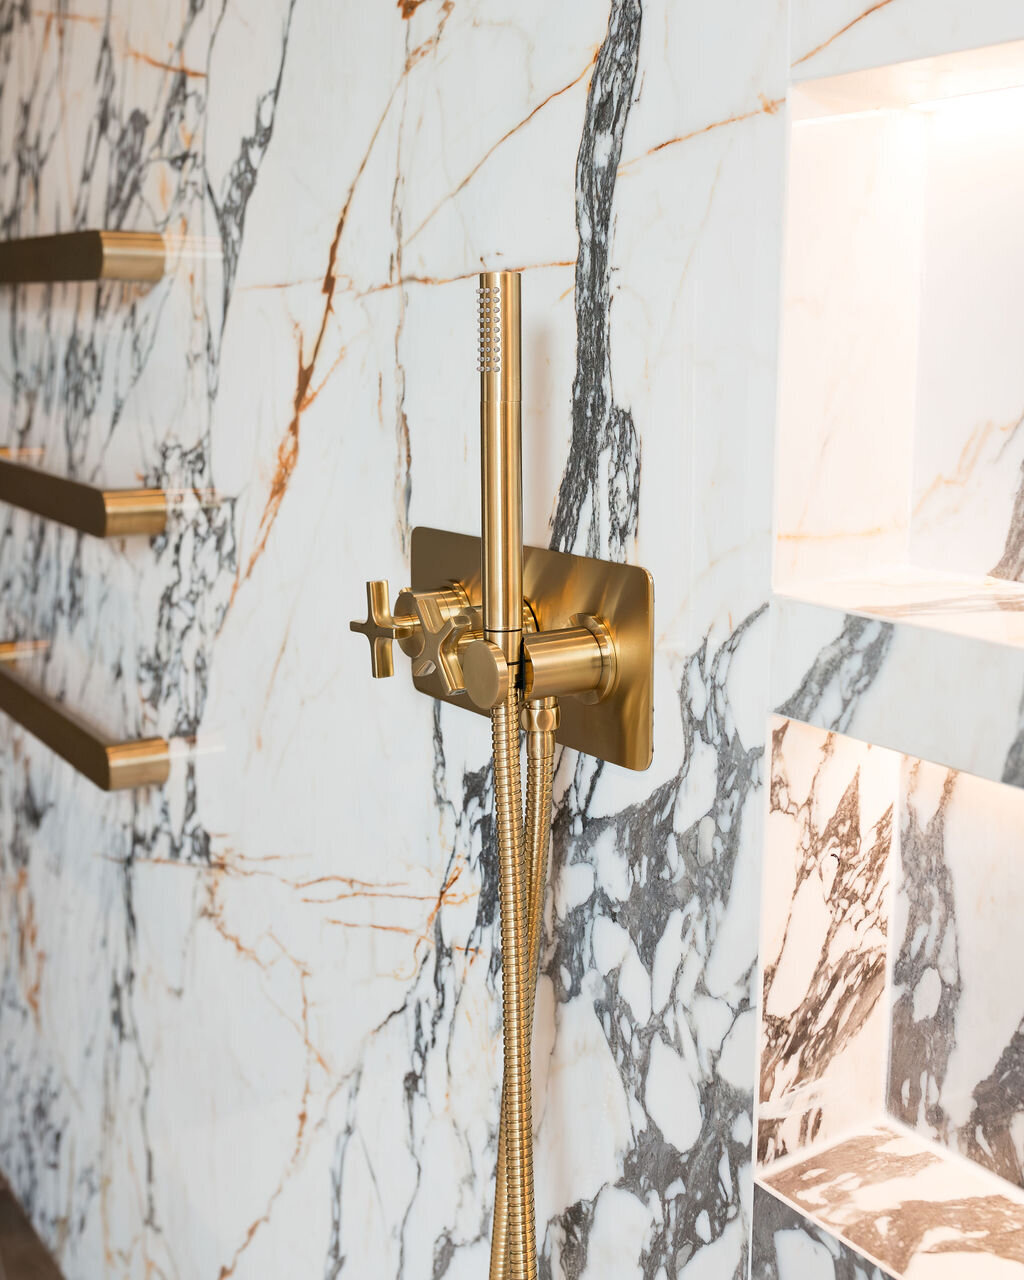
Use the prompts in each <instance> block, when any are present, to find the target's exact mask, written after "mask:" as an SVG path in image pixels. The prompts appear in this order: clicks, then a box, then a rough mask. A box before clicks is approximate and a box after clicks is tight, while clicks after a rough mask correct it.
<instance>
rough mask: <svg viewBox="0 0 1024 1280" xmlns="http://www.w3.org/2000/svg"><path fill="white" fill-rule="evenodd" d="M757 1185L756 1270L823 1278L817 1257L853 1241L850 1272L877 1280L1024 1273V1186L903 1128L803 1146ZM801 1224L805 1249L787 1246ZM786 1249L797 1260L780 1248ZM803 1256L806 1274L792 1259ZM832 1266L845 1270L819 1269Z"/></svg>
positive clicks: (986, 1279)
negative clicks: (788, 1259)
mask: <svg viewBox="0 0 1024 1280" xmlns="http://www.w3.org/2000/svg"><path fill="white" fill-rule="evenodd" d="M757 1186H758V1201H759V1203H758V1205H757V1210H756V1213H757V1215H758V1216H759V1217H760V1219H761V1227H760V1230H755V1244H754V1267H753V1272H752V1274H753V1276H754V1277H755V1278H756V1277H759V1276H761V1275H764V1276H768V1275H776V1276H778V1277H779V1280H790V1277H791V1276H792V1277H793V1280H795V1277H796V1276H797V1275H798V1274H799V1277H800V1280H817V1275H818V1272H817V1271H816V1270H815V1268H814V1266H813V1265H812V1261H813V1259H814V1257H815V1256H816V1255H817V1256H819V1257H820V1259H821V1261H822V1262H824V1261H826V1259H827V1256H828V1255H832V1256H833V1257H835V1256H839V1255H840V1254H846V1249H849V1250H851V1251H852V1252H853V1254H854V1255H855V1257H853V1258H851V1257H850V1256H849V1255H847V1256H846V1257H845V1262H846V1264H847V1267H846V1269H845V1270H843V1272H842V1274H843V1275H847V1274H850V1275H854V1274H856V1275H858V1276H864V1277H870V1278H871V1280H953V1277H956V1278H957V1280H962V1278H963V1277H967V1276H970V1277H971V1280H1012V1277H1014V1276H1020V1277H1022V1278H1024V1193H1022V1192H1021V1191H1020V1190H1018V1189H1017V1188H1015V1187H1012V1186H1011V1185H1010V1184H1009V1183H1007V1182H1004V1181H1003V1180H1002V1179H1001V1178H997V1177H995V1176H994V1175H992V1174H989V1173H986V1172H984V1171H983V1170H980V1169H978V1168H977V1166H975V1165H972V1164H971V1163H970V1162H969V1161H967V1160H964V1159H962V1158H961V1157H959V1156H956V1155H952V1154H950V1153H948V1152H945V1151H942V1150H941V1149H939V1148H936V1147H934V1146H931V1145H930V1144H929V1143H927V1142H924V1141H922V1140H921V1139H920V1138H918V1137H917V1136H916V1135H914V1134H912V1133H909V1132H907V1131H904V1130H902V1129H901V1128H900V1127H898V1126H895V1125H884V1124H883V1125H878V1126H877V1127H870V1128H865V1129H863V1130H859V1131H856V1132H853V1133H850V1134H848V1135H846V1136H844V1137H843V1138H841V1139H840V1140H838V1141H835V1142H832V1143H829V1144H828V1145H825V1146H823V1147H820V1148H818V1149H817V1150H813V1151H811V1152H807V1151H802V1152H800V1153H799V1154H798V1155H797V1156H795V1157H792V1158H790V1159H787V1160H784V1161H779V1162H778V1163H776V1164H774V1165H772V1166H770V1168H769V1169H762V1170H761V1171H760V1173H759V1174H758V1177H757ZM765 1192H768V1193H770V1194H771V1196H773V1197H775V1198H776V1199H777V1200H778V1201H779V1202H781V1206H782V1207H781V1208H779V1207H777V1206H774V1205H772V1203H771V1202H770V1201H767V1200H766V1198H765V1194H764V1193H765ZM787 1209H788V1210H790V1211H791V1212H790V1213H787V1212H786V1210H787ZM801 1230H802V1231H803V1233H804V1234H805V1235H806V1236H807V1239H806V1241H805V1242H804V1243H803V1246H802V1247H800V1245H799V1244H798V1245H797V1247H796V1248H794V1247H793V1244H792V1242H789V1243H788V1244H787V1245H786V1246H785V1247H784V1248H782V1249H780V1240H779V1236H780V1234H782V1235H786V1234H789V1235H794V1234H797V1233H799V1232H801ZM822 1233H826V1237H831V1238H832V1240H833V1241H835V1242H838V1247H833V1246H832V1245H831V1244H830V1242H829V1241H828V1239H827V1238H825V1239H823V1236H822ZM786 1252H788V1253H789V1255H791V1258H792V1262H791V1264H790V1266H789V1267H787V1265H786V1259H785V1257H780V1256H779V1255H780V1254H782V1253H786ZM798 1258H799V1260H800V1267H799V1272H798V1271H797V1270H796V1269H795V1268H794V1266H793V1265H792V1264H793V1263H795V1262H796V1260H797V1259H798ZM858 1260H860V1261H861V1262H862V1265H859V1266H858V1265H857V1262H858ZM826 1273H827V1274H828V1275H829V1276H830V1277H831V1276H833V1275H835V1274H837V1272H836V1271H835V1270H833V1269H831V1267H829V1268H828V1269H827V1272H826V1270H825V1269H821V1270H820V1274H821V1275H822V1276H824V1275H825V1274H826Z"/></svg>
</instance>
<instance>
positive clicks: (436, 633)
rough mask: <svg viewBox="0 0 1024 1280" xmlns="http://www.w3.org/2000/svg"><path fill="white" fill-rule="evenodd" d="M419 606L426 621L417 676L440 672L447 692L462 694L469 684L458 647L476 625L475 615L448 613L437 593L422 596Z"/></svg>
mask: <svg viewBox="0 0 1024 1280" xmlns="http://www.w3.org/2000/svg"><path fill="white" fill-rule="evenodd" d="M416 608H417V611H418V613H419V615H420V622H421V624H422V632H421V634H422V636H423V648H422V649H421V650H420V652H419V653H418V654H417V655H416V657H415V658H413V660H412V673H413V675H414V676H430V675H433V674H434V673H435V672H436V673H437V676H438V679H439V680H440V681H441V685H442V687H443V689H444V691H445V693H447V694H452V693H461V692H462V691H463V689H465V687H466V686H465V682H464V681H463V678H462V668H461V666H460V664H459V657H458V652H457V649H458V643H459V639H460V637H461V636H463V635H464V634H465V633H466V632H467V631H468V630H469V629H470V628H471V627H472V625H473V619H472V617H471V616H470V614H469V613H468V612H467V613H463V612H461V611H460V612H458V613H452V614H446V611H445V610H444V609H442V608H441V606H440V604H439V603H438V599H437V593H433V592H431V593H425V594H421V595H418V596H417V598H416Z"/></svg>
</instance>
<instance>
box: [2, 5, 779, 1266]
mask: <svg viewBox="0 0 1024 1280" xmlns="http://www.w3.org/2000/svg"><path fill="white" fill-rule="evenodd" d="M0 16H2V22H0V59H2V65H3V68H4V70H3V77H2V86H3V87H2V90H0V139H2V146H0V210H2V217H3V231H4V234H5V235H6V236H16V235H28V234H32V233H34V232H49V231H54V230H58V229H69V228H72V227H76V226H86V225H107V226H117V227H126V228H139V229H152V228H159V229H164V230H166V231H168V232H170V233H174V234H175V235H179V234H180V235H183V236H187V237H189V238H190V239H189V241H188V242H183V244H182V247H181V250H180V252H178V253H177V254H176V256H175V261H174V263H173V269H172V270H171V272H170V273H169V275H168V277H167V278H166V279H165V280H164V281H163V282H162V283H160V284H159V285H157V286H155V287H153V288H152V289H149V290H141V289H134V288H125V287H122V286H117V285H109V284H105V285H100V286H96V285H82V286H57V287H54V288H42V287H30V288H21V289H17V290H12V291H9V292H8V293H7V294H6V295H5V297H4V308H3V317H4V318H3V322H2V323H3V339H2V343H0V348H2V351H3V356H2V370H3V387H4V400H5V406H6V427H5V431H6V440H5V441H3V442H2V443H7V444H9V445H12V446H20V447H24V448H42V449H45V459H44V464H45V465H46V466H47V467H48V468H50V469H52V470H55V471H59V472H63V473H66V474H70V475H74V476H77V477H79V478H82V479H86V480H90V481H92V482H94V483H103V484H107V485H118V484H120V485H129V484H132V483H135V482H136V481H144V482H145V483H149V484H163V485H165V486H167V487H169V488H173V489H176V490H183V491H189V492H194V493H195V495H197V496H195V497H194V498H193V500H192V501H191V502H190V503H188V504H186V505H185V506H184V507H183V509H182V510H181V511H179V512H176V514H175V520H174V523H173V526H172V528H171V530H170V531H169V533H168V535H167V536H166V537H163V538H160V539H157V540H155V541H153V542H152V543H142V544H141V545H140V544H138V543H123V544H114V545H105V544H104V545H99V544H94V543H91V542H89V541H87V540H83V539H80V538H76V537H75V536H74V535H73V534H71V533H69V532H68V531H64V530H60V529H56V528H51V527H49V526H44V525H43V524H42V523H40V522H37V521H34V520H30V519H27V518H24V517H22V516H21V515H19V514H16V513H12V512H10V511H7V510H5V511H4V512H3V513H2V537H3V558H2V567H0V572H2V574H3V583H4V590H3V595H2V604H0V609H2V613H3V618H2V622H3V631H4V633H5V634H6V635H9V636H18V637H36V636H43V637H46V638H48V639H49V640H50V642H51V643H50V647H49V650H48V651H47V654H46V656H45V660H44V661H43V662H42V664H41V665H40V667H39V669H38V670H37V671H36V673H35V676H34V678H36V679H38V680H39V682H40V683H41V685H42V686H43V687H45V688H46V689H48V690H49V691H50V692H52V693H55V694H58V695H60V696H63V697H65V698H66V700H67V702H68V704H69V706H74V707H75V708H76V709H77V710H79V711H81V712H82V713H83V714H86V715H89V716H91V717H92V718H93V719H95V720H97V721H98V722H100V723H102V724H103V725H104V727H106V728H108V729H109V730H110V731H111V732H112V733H115V734H122V735H131V734H135V733H141V732H149V731H158V732H162V733H164V734H166V735H169V736H173V737H175V738H176V739H180V740H181V741H182V742H183V743H185V744H186V745H188V746H189V747H190V748H194V750H193V751H192V754H191V755H190V756H189V757H188V759H185V760H182V761H179V762H178V763H177V764H176V766H175V771H174V775H173V777H172V780H171V783H170V784H169V785H168V787H167V788H165V789H164V790H163V791H161V792H142V793H138V794H133V795H122V796H100V795H98V794H96V793H94V792H93V791H92V790H91V789H90V787H89V786H88V784H87V783H84V782H82V781H81V780H79V779H76V777H75V776H74V775H73V774H72V773H71V772H70V771H69V770H68V768H67V767H66V766H65V765H63V764H62V763H61V762H59V761H57V760H56V759H55V758H54V757H53V756H51V755H50V754H49V753H48V752H47V751H46V750H45V749H43V748H42V747H40V746H39V745H38V744H36V743H34V742H32V741H31V739H28V738H27V737H25V736H24V735H23V734H21V733H19V732H17V731H16V730H14V729H13V728H12V727H11V726H10V725H4V726H3V727H2V730H0V734H2V738H0V741H2V746H3V751H2V761H3V763H2V775H0V823H2V826H0V830H2V846H0V848H2V854H0V856H2V864H0V945H2V948H3V957H4V960H3V967H2V973H3V980H2V981H3V987H2V998H0V1095H2V1098H3V1102H4V1105H3V1107H2V1108H0V1167H2V1168H3V1170H4V1171H5V1172H6V1173H7V1174H8V1175H9V1176H10V1178H11V1180H12V1182H13V1183H14V1185H15V1187H16V1189H17V1192H18V1194H19V1196H20V1197H21V1199H22V1200H23V1202H24V1203H25V1205H26V1207H27V1209H28V1211H29V1212H30V1214H31V1216H32V1219H33V1221H34V1223H35V1224H36V1226H37V1228H38V1229H39V1231H40V1232H41V1234H42V1235H43V1236H44V1238H45V1239H46V1240H47V1242H48V1243H49V1244H50V1245H51V1246H52V1247H53V1249H54V1250H55V1251H56V1253H57V1255H58V1257H59V1260H60V1263H61V1266H62V1268H63V1270H64V1272H65V1274H66V1275H67V1276H68V1277H69V1280H78V1278H80V1277H81V1278H84V1277H89V1278H90V1280H92V1278H93V1277H96V1276H98V1275H108V1276H125V1277H128V1276H131V1277H136V1276H139V1277H141V1276H143V1275H147V1276H164V1277H172V1276H174V1277H184V1276H188V1277H222V1278H224V1280H226V1278H227V1277H237V1278H241V1277H260V1278H261V1280H262V1277H266V1276H268V1275H284V1274H287V1275H302V1276H307V1275H321V1274H322V1275H324V1276H342V1275H344V1276H348V1275H352V1276H368V1275H374V1276H394V1277H396V1278H397V1277H402V1278H403V1280H413V1278H414V1277H415V1278H418V1277H432V1278H438V1277H441V1276H445V1277H451V1278H453V1280H454V1278H456V1277H469V1276H478V1275H479V1274H480V1273H481V1271H482V1269H483V1267H484V1265H485V1259H486V1256H487V1248H488V1246H487V1236H488V1231H489V1218H490V1201H491V1179H492V1176H493V1167H494V1160H495V1137H496V1133H495V1121H496V1116H497V1089H498V1075H499V1058H500V1049H499V1042H498V1034H499V1026H498V1005H497V1002H496V990H497V981H498V969H497V960H498V957H497V955H496V950H495V945H496V927H495V926H496V921H495V914H496V893H495V867H494V864H493V851H492V829H491V818H490V803H491V779H490V770H489V764H488V754H489V752H488V742H487V735H486V726H485V725H484V724H483V722H481V721H478V720H477V719H476V718H475V717H466V716H464V715H462V714H460V713H458V712H454V711H450V710H444V711H440V710H438V709H437V708H435V707H433V706H432V705H431V704H430V703H429V702H428V700H426V699H423V698H419V697H417V696H415V695H414V693H413V691H412V689H411V686H410V684H409V682H408V681H407V679H405V677H404V676H399V678H398V679H396V680H394V681H391V682H380V683H378V684H373V683H371V681H370V679H369V671H368V668H367V663H366V657H365V653H364V652H362V650H361V644H362V642H361V641H359V640H358V638H357V637H352V636H350V635H349V633H348V631H347V620H348V619H349V618H350V617H352V616H355V615H357V614H358V613H359V612H360V609H361V605H362V600H363V590H362V583H363V580H364V579H366V578H369V577H380V576H385V575H387V576H389V577H390V579H391V583H392V587H393V588H396V589H397V587H399V586H401V585H403V583H402V579H403V577H404V576H405V573H406V565H407V557H408V542H409V532H410V530H411V528H412V527H413V526H414V525H415V524H418V523H424V524H435V525H441V526H446V527H449V528H454V529H458V530H464V531H468V532H472V531H474V530H475V528H476V526H477V520H478V515H477V498H476V494H477V480H476V474H477V456H476V449H477V446H476V425H475V424H476V387H475V376H474V365H473V355H474V333H473V329H474V310H475V296H474V288H475V279H474V277H475V274H476V273H477V272H478V271H479V270H480V269H481V267H482V266H486V267H499V266H506V265H516V266H522V267H524V268H525V269H526V270H525V276H524V281H523V298H524V346H525V359H524V377H525V381H526V392H525V404H524V420H525V421H524V425H525V431H526V438H527V444H526V476H527V498H526V502H527V510H526V522H527V527H526V534H527V537H528V539H529V540H530V541H533V542H542V543H550V544H551V545H554V546H558V547H562V548H567V549H573V550H578V551H585V552H589V553H592V554H599V555H605V556H609V557H611V558H615V559H625V558H628V559H630V560H632V561H636V562H638V563H641V564H644V565H646V567H648V568H649V569H650V570H651V571H652V572H653V573H654V575H655V579H656V583H657V608H658V639H657V658H656V683H657V708H656V717H657V750H656V756H655V762H654V765H653V767H652V769H651V771H650V772H649V773H647V774H644V775H635V776H634V775H628V774H626V773H624V772H622V771H620V770H616V769H613V768H611V767H603V766H601V765H599V764H596V763H595V762H594V761H593V760H589V759H586V758H584V757H577V756H575V755H574V754H573V753H571V752H566V753H564V754H563V755H562V757H561V759H560V763H559V769H558V777H557V799H556V818H555V839H554V852H553V872H552V882H553V883H552V890H551V894H550V897H549V901H548V908H547V916H546V932H545V944H544V954H543V958H542V977H541V986H540V993H539V997H538V1030H537V1037H536V1040H537V1049H536V1097H537V1169H538V1187H537V1195H538V1221H539V1235H540V1240H541V1248H542V1261H541V1274H542V1276H544V1277H554V1276H560V1275H567V1276H577V1277H581V1276H588V1277H599V1276H612V1275H614V1276H617V1277H618V1276H627V1275H636V1276H645V1277H648V1276H649V1277H656V1276H657V1277H661V1276H667V1275H670V1274H671V1275H672V1276H676V1275H684V1274H685V1275H686V1276H687V1277H690V1278H691V1280H699V1277H701V1276H704V1277H707V1276H726V1275H729V1276H732V1275H741V1274H743V1273H744V1272H745V1270H746V1268H747V1260H748V1238H749V1232H750V1203H751V1134H752V1128H751V1106H752V1090H753V1080H754V1070H755V1067H754V1042H755V1034H754V1025H755V1014H754V1005H755V1001H756V991H755V964H756V950H757V948H756V933H757V930H756V921H757V902H758V879H759V852H760V843H761V813H762V791H761V784H762V777H763V772H762V752H763V745H764V740H765V737H764V735H765V724H766V712H767V706H768V688H767V653H768V619H767V612H766V603H767V599H768V593H769V560H770V533H769V527H770V488H769V486H768V485H767V484H766V477H767V476H768V475H769V472H770V466H771V444H772V417H773V411H774V396H775V393H774V387H775V360H776V342H775V333H776V314H777V296H778V291H777V286H778V276H779V256H778V245H779V242H780V218H781V203H782V186H783V181H784V168H783V156H784V118H783V112H782V105H783V100H784V96H785V91H786V39H785V37H786V14H785V11H784V8H783V6H777V5H775V4H763V5H758V6H756V7H755V8H754V9H753V10H750V8H749V6H739V5H736V4H732V3H730V4H727V5H714V6H706V7H699V8H696V9H694V8H692V7H689V6H680V5H676V4H669V3H661V4H658V3H651V2H649V0H648V2H646V3H643V4H641V3H640V0H613V2H611V3H609V0H593V2H591V0H586V3H583V4H579V5H575V6H572V7H571V10H570V9H569V8H567V7H565V6H555V5H548V4H544V3H539V2H528V3H526V4H524V5H519V6H517V7H516V10H515V13H514V14H511V13H510V11H509V10H508V8H507V6H499V5H496V4H493V3H491V2H490V0H478V2H476V3H472V2H470V3H461V2H460V0H455V2H454V3H453V2H452V0H443V2H442V0H418V2H417V0H413V2H411V3H406V2H404V0H403V2H402V3H398V4H394V3H392V4H384V5H372V6H368V5H356V4H341V5H337V4H326V3H319V2H318V0H290V2H289V0H272V2H271V3H269V4H265V5H261V6H260V11H259V17H258V21H257V20H256V18H255V16H254V13H253V11H252V9H251V7H250V8H249V9H246V7H245V6H241V5H237V4H234V3H230V2H228V3H224V2H221V3H216V4H215V3H212V2H209V0H208V2H207V3H205V4H204V3H202V0H196V2H195V3H193V4H191V5H189V6H184V7H182V6H165V7H163V8H160V7H157V6H140V5H138V4H129V3H127V0H124V2H121V0H112V2H111V3H109V4H104V5H100V4H94V3H89V2H88V0H75V2H74V3H71V4H61V5H60V6H58V7H57V8H56V9H55V10H54V11H53V12H49V11H45V10H41V9H30V8H28V7H27V6H23V5H21V4H11V5H7V6H3V7H2V8H0ZM738 30H742V32H743V35H742V39H740V40H738V41H737V39H736V33H737V31H738ZM197 242H198V243H199V245H200V248H201V252H200V253H199V254H198V255H196V253H195V252H194V249H195V244H196V243H197ZM208 491H213V492H215V494H216V500H212V499H211V496H210V492H208Z"/></svg>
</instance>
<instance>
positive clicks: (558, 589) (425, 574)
mask: <svg viewBox="0 0 1024 1280" xmlns="http://www.w3.org/2000/svg"><path fill="white" fill-rule="evenodd" d="M452 583H458V584H459V586H460V587H461V588H462V590H463V591H464V592H465V594H466V596H467V597H468V599H469V602H470V605H471V606H473V607H477V606H479V603H480V599H481V591H482V584H481V577H480V539H479V538H476V537H472V536H470V535H468V534H462V533H449V532H448V531H447V530H444V529H429V528H423V527H421V528H417V529H414V530H413V531H412V590H413V591H414V592H416V591H436V590H439V589H441V588H443V587H447V586H449V585H450V584H452ZM523 594H524V596H525V597H526V600H527V602H528V603H529V606H530V609H531V611H532V613H533V616H534V619H535V621H536V626H537V629H538V631H544V632H547V631H556V630H559V629H561V628H566V627H571V626H572V625H573V624H574V621H575V620H576V619H577V618H578V617H579V616H581V615H583V616H589V617H592V618H599V619H600V620H601V621H602V622H603V623H604V624H605V626H606V627H607V629H608V632H609V633H610V635H611V637H612V640H613V642H614V646H615V656H616V674H615V681H614V684H613V685H612V687H611V689H609V691H608V692H607V693H606V694H605V695H604V696H603V697H602V698H601V700H600V701H582V700H581V699H579V698H575V697H565V698H563V699H562V701H561V711H562V716H561V725H560V727H559V729H558V734H557V740H558V742H559V743H561V744H562V745H563V746H566V747H574V748H575V749H576V750H577V751H584V752H586V753H587V755H592V756H596V757H597V758H598V759H600V760H607V761H608V762H609V763H611V764H618V765H623V766H625V768H627V769H646V768H647V767H648V766H649V765H650V763H651V759H652V756H653V752H654V699H653V685H654V670H653V668H654V586H653V582H652V579H651V575H650V574H649V573H648V572H647V570H646V569H642V568H640V567H639V566H637V565H629V564H616V563H614V562H610V561H607V560H594V559H591V558H590V557H589V556H577V555H571V554H570V553H568V552H565V551H550V550H548V549H547V548H544V547H524V548H523ZM413 684H414V685H415V686H416V688H417V689H418V690H419V692H420V693H425V694H427V695H428V696H429V697H432V698H439V699H440V700H441V701H443V702H449V703H451V704H452V705H454V706H457V707H464V708H466V709H468V710H470V711H476V712H477V713H478V714H479V715H486V714H487V712H486V711H482V710H480V709H479V708H478V707H476V706H474V705H473V703H472V702H471V701H470V700H469V699H468V698H466V697H465V696H464V695H463V694H447V693H445V691H444V689H443V687H442V686H441V684H440V682H439V680H438V678H437V675H436V674H430V675H420V676H417V675H415V674H414V675H413Z"/></svg>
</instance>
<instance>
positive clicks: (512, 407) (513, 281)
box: [479, 271, 523, 666]
mask: <svg viewBox="0 0 1024 1280" xmlns="http://www.w3.org/2000/svg"><path fill="white" fill-rule="evenodd" d="M479 304H480V306H479V321H480V507H481V530H482V533H483V538H482V543H481V551H482V557H483V558H482V562H481V573H482V580H483V593H482V596H481V602H482V607H483V621H484V637H485V638H486V639H488V640H491V641H493V642H494V643H495V644H496V645H498V647H499V648H500V649H501V651H502V652H503V653H504V655H505V657H506V658H507V659H508V661H509V663H510V664H512V665H513V666H516V665H517V664H518V662H519V645H520V641H521V639H522V610H523V477H522V471H523V468H522V407H521V392H520V382H521V371H520V365H521V360H520V346H521V340H520V327H521V322H520V288H519V275H518V273H517V272H515V271H488V272H484V273H483V274H482V275H481V276H480V290H479Z"/></svg>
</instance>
